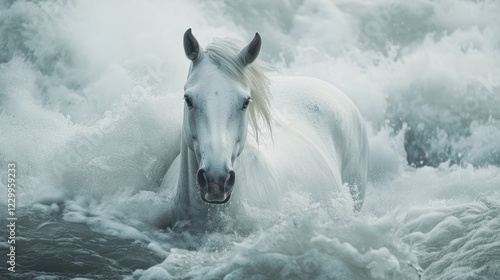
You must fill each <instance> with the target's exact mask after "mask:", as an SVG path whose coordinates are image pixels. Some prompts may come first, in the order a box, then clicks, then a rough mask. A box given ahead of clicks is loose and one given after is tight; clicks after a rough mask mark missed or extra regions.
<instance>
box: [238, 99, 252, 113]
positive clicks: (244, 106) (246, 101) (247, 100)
mask: <svg viewBox="0 0 500 280" xmlns="http://www.w3.org/2000/svg"><path fill="white" fill-rule="evenodd" d="M251 101H252V99H251V98H247V99H246V100H245V103H243V108H241V110H246V109H247V108H248V105H250V102H251Z"/></svg>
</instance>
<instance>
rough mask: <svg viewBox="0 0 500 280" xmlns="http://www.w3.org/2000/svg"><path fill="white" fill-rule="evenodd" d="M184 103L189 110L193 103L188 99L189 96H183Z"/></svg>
mask: <svg viewBox="0 0 500 280" xmlns="http://www.w3.org/2000/svg"><path fill="white" fill-rule="evenodd" d="M184 101H186V105H187V106H188V108H189V109H191V108H193V102H192V101H191V99H190V98H189V96H184Z"/></svg>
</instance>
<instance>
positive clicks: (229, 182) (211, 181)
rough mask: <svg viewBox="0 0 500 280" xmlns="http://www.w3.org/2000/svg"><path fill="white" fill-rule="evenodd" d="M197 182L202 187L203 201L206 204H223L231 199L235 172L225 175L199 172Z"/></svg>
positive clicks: (201, 170)
mask: <svg viewBox="0 0 500 280" xmlns="http://www.w3.org/2000/svg"><path fill="white" fill-rule="evenodd" d="M197 181H198V185H199V187H200V195H201V199H202V200H203V201H204V202H206V203H212V204H223V203H226V202H228V201H229V199H230V198H231V192H232V190H233V186H234V182H235V173H234V171H233V170H231V171H229V172H224V173H218V174H217V173H215V172H211V173H209V172H207V171H205V169H203V168H201V169H200V170H198V174H197Z"/></svg>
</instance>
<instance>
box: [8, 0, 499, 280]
mask: <svg viewBox="0 0 500 280" xmlns="http://www.w3.org/2000/svg"><path fill="white" fill-rule="evenodd" d="M498 14H500V3H499V2H498V1H488V0H478V1H465V0H460V1H457V0H453V1H452V0H442V1H428V0H415V1H402V0H400V1H398V0H395V1H394V0H391V1H386V0H374V1H362V0H353V1H347V0H339V1H333V0H332V1H328V0H276V1H264V0H257V1H240V0H238V1H229V0H227V1H204V0H197V1H196V0H188V1H160V0H149V1H138V0H125V1H118V0H109V1H97V0H85V1H84V0H74V1H70V0H68V1H63V0H46V1H14V0H0V129H1V131H0V135H1V136H0V163H1V166H2V167H1V169H0V175H1V184H0V189H1V192H2V193H3V194H6V193H7V172H8V171H7V170H8V169H7V164H8V163H10V162H14V163H15V164H16V174H17V175H18V176H17V181H16V183H17V187H16V217H17V221H16V251H15V253H16V267H15V270H16V272H15V273H11V272H9V271H8V270H7V268H8V267H9V264H8V263H7V262H6V261H7V257H6V254H7V253H8V252H9V245H8V243H7V237H8V236H9V232H8V228H7V227H2V229H1V231H0V233H1V235H2V242H1V243H0V251H1V252H2V253H1V254H0V255H1V256H2V257H1V258H0V260H1V263H2V264H1V266H0V267H1V270H0V278H1V279H71V278H80V279H81V278H84V279H222V278H224V279H419V277H420V278H421V279H499V278H500V234H499V233H500V192H499V190H500V140H499V139H500V76H499V73H500V71H499V69H500V18H499V17H498ZM187 28H192V29H193V33H194V34H195V35H196V37H197V38H198V40H199V42H200V43H201V45H206V44H208V43H209V42H211V40H212V39H213V38H214V37H226V36H227V37H235V38H238V39H240V40H242V41H244V42H249V41H250V39H251V38H252V37H253V34H254V33H255V32H256V31H258V32H259V33H260V35H261V36H262V38H263V49H262V51H261V55H260V57H261V58H262V59H263V60H265V61H267V62H268V63H270V64H271V65H272V66H273V67H272V68H271V69H269V75H270V76H273V75H304V76H312V77H316V78H320V79H323V80H325V81H328V82H330V83H332V84H334V85H335V86H337V87H338V88H340V89H341V90H343V91H344V92H345V93H346V94H347V95H348V96H349V97H350V98H351V99H352V100H353V101H354V103H355V104H356V105H357V106H358V107H359V109H360V111H361V112H362V114H363V116H364V117H365V119H366V122H367V127H368V135H369V141H370V150H371V157H370V173H369V186H368V190H367V194H366V200H365V205H364V207H363V209H362V211H361V212H360V213H359V214H358V215H353V214H352V212H351V211H350V209H345V207H344V208H343V207H342V206H341V205H342V203H339V204H336V203H333V204H332V205H329V206H325V205H321V204H318V203H316V202H315V201H311V200H310V199H309V198H308V197H307V196H306V195H304V194H301V193H290V194H288V195H287V197H285V198H282V199H283V201H284V203H283V205H282V207H281V208H280V209H278V210H274V211H268V210H265V209H249V217H242V218H241V219H234V218H232V217H228V216H225V215H224V213H219V214H218V215H219V216H218V217H217V219H218V221H219V222H218V223H216V224H213V225H206V226H205V225H203V226H196V227H190V225H189V224H188V225H181V226H179V227H178V228H174V229H173V230H172V229H167V228H165V225H164V224H163V223H162V217H163V216H164V215H165V210H164V208H165V207H164V205H165V204H166V203H168V201H166V200H165V198H164V196H162V195H161V190H159V186H160V184H161V179H162V178H163V175H164V174H165V172H166V169H167V168H168V164H167V163H168V162H171V160H172V159H173V157H174V156H175V153H176V147H178V143H179V132H180V127H179V126H178V125H176V124H179V122H180V119H181V109H182V106H183V105H182V104H183V103H182V102H183V100H182V96H183V93H182V87H183V84H184V82H185V79H186V75H187V71H188V67H189V61H188V60H187V59H186V58H185V55H184V52H183V49H182V35H183V33H184V31H185V30H186V29H187ZM282 113H283V112H282ZM285 113H286V112H285ZM297 160H300V159H297ZM2 197H4V198H5V199H2V200H0V213H1V217H7V197H6V196H3V195H2ZM4 223H7V218H5V219H4Z"/></svg>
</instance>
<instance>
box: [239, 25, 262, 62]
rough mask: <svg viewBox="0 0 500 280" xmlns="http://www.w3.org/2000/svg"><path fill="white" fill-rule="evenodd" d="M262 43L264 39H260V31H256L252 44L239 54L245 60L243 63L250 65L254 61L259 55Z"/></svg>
mask: <svg viewBox="0 0 500 280" xmlns="http://www.w3.org/2000/svg"><path fill="white" fill-rule="evenodd" d="M261 45H262V40H261V39H260V35H259V33H255V37H254V38H253V40H252V42H250V44H248V46H246V47H245V48H243V49H242V50H241V52H240V53H239V54H238V55H239V57H240V58H241V61H242V62H243V65H248V64H250V63H252V62H254V60H255V59H256V58H257V56H258V55H259V52H260V47H261Z"/></svg>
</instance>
